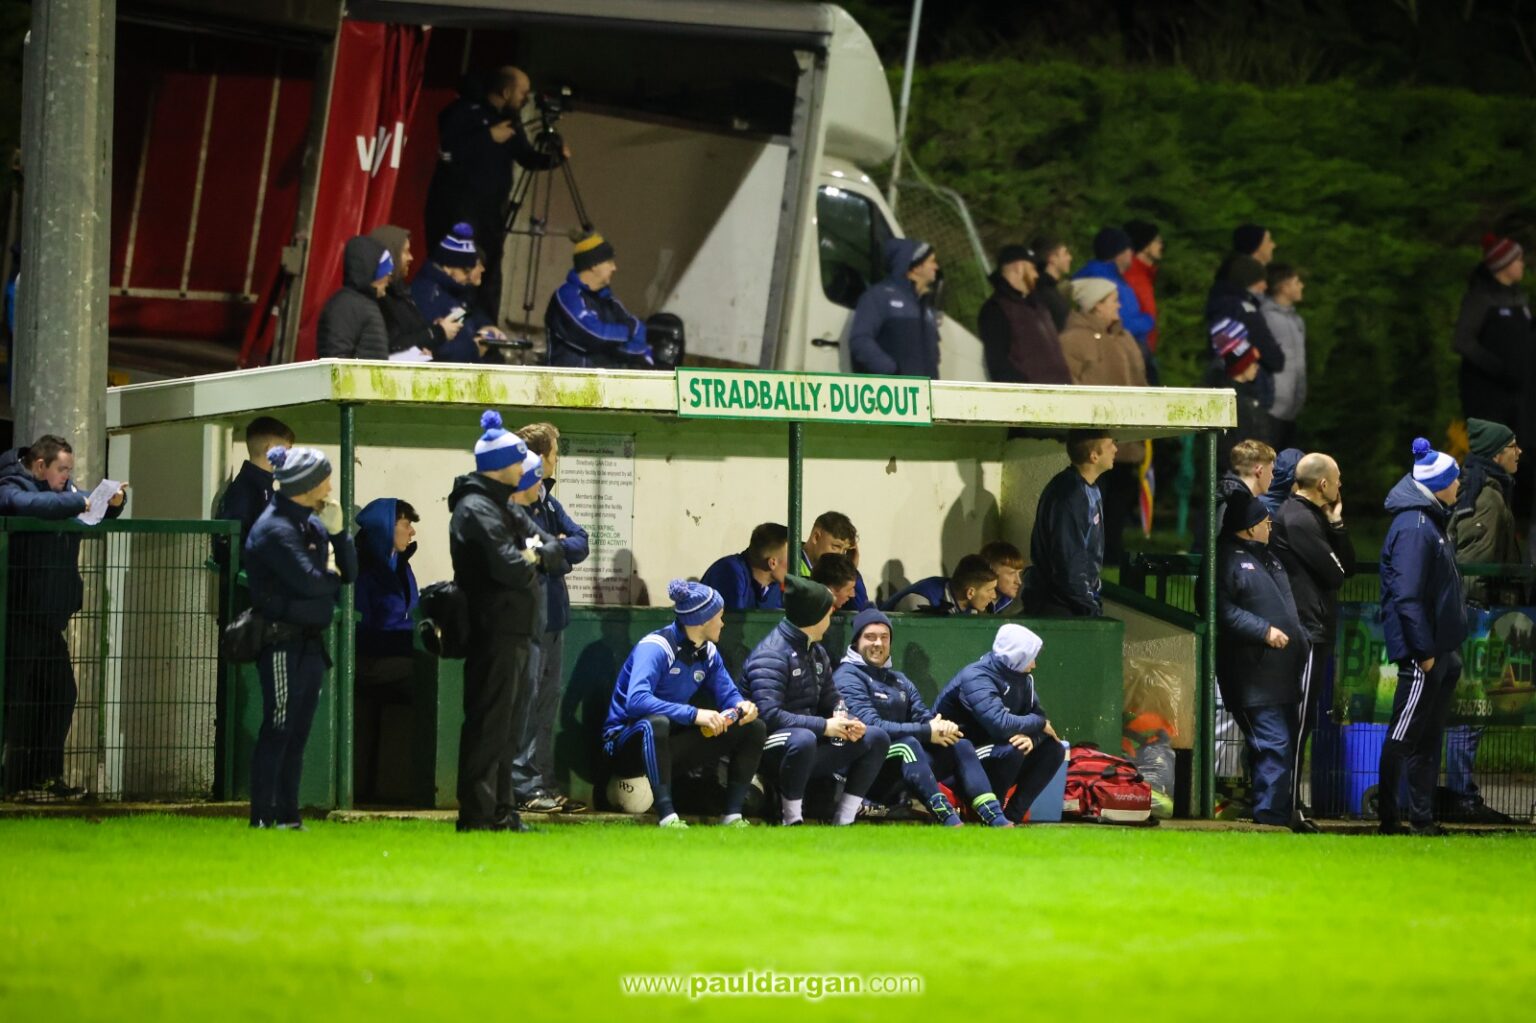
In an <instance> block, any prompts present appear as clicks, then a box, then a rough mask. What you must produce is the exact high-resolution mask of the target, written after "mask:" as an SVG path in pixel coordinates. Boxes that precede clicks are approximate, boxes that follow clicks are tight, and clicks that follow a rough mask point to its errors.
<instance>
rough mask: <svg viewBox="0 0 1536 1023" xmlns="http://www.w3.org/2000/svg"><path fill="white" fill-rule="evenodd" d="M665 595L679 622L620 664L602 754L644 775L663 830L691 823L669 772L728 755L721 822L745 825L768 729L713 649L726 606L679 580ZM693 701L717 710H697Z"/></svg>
mask: <svg viewBox="0 0 1536 1023" xmlns="http://www.w3.org/2000/svg"><path fill="white" fill-rule="evenodd" d="M667 596H669V597H671V598H672V603H673V606H674V609H675V611H676V614H677V620H676V621H675V622H673V623H672V624H671V625H669V626H667V627H666V628H664V629H657V630H656V631H655V632H653V633H650V634H649V635H647V636H645V637H643V638H642V639H641V640H640V642H639V643H637V644H635V649H634V650H632V651H630V654H629V657H628V658H627V659H626V660H625V661H624V667H623V668H622V669H620V671H619V680H618V682H617V684H616V685H615V686H614V690H613V701H612V702H611V703H610V704H609V705H608V720H607V721H606V722H604V724H603V750H604V751H605V752H606V753H607V754H608V755H609V756H610V757H612V758H613V761H614V770H615V771H616V772H618V773H619V774H620V775H621V776H624V777H635V776H638V775H641V774H643V775H645V776H646V778H647V780H649V781H650V783H651V792H652V793H653V794H654V796H655V800H656V803H655V809H656V818H657V821H658V823H659V824H660V825H661V826H662V827H664V828H686V827H687V826H688V824H687V822H686V821H684V820H683V819H682V818H681V817H679V816H678V815H677V810H676V808H675V807H673V805H672V775H673V772H675V771H679V770H684V771H686V770H687V769H689V768H690V767H695V766H698V765H702V764H707V763H712V762H715V761H718V760H719V759H720V758H721V757H727V758H729V764H730V766H729V767H728V768H727V772H726V779H727V780H726V788H725V814H724V816H722V817H721V818H720V823H721V824H724V825H726V826H728V827H737V828H742V827H746V826H747V820H746V818H744V817H743V816H742V815H741V808H742V804H743V803H744V802H745V801H746V798H747V790H748V788H749V787H750V786H751V784H752V776H753V775H755V774H756V773H757V765H758V761H759V760H760V759H761V758H762V755H763V740H764V739H765V738H766V737H767V734H768V732H767V729H766V728H765V727H764V726H763V723H762V722H761V721H759V720H758V717H757V707H755V706H754V705H753V704H752V701H751V700H747V699H744V698H743V697H742V695H741V692H740V691H739V690H737V688H736V683H735V682H733V681H731V675H730V672H728V671H727V670H726V668H725V662H724V661H722V660H721V659H720V652H719V651H718V650H716V649H715V643H717V642H718V641H719V639H720V629H721V627H722V626H723V625H724V622H725V603H724V601H722V600H721V598H720V594H719V593H717V592H716V591H714V590H713V589H711V588H710V587H708V586H704V585H702V584H700V583H691V582H688V581H686V580H683V579H674V580H672V582H671V583H670V584H669V585H668V586H667ZM695 698H698V699H702V700H703V701H705V702H707V703H711V704H713V705H714V706H713V707H712V708H711V707H705V706H695V705H693V704H692V702H691V701H693V700H694V699H695Z"/></svg>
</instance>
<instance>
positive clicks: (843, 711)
mask: <svg viewBox="0 0 1536 1023" xmlns="http://www.w3.org/2000/svg"><path fill="white" fill-rule="evenodd" d="M832 716H833V717H852V716H853V715H852V714H849V713H848V704H847V703H846V702H844V701H843V699H842V698H841V697H839V698H838V701H837V709H836V710H834V711H833V712H832ZM847 744H848V740H847V739H833V740H832V745H834V746H846V745H847Z"/></svg>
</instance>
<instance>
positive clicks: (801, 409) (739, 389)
mask: <svg viewBox="0 0 1536 1023" xmlns="http://www.w3.org/2000/svg"><path fill="white" fill-rule="evenodd" d="M677 414H678V415H680V416H690V417H699V418H705V419H782V420H786V421H788V420H800V421H805V422H827V423H883V424H885V425H887V426H932V425H933V405H932V401H931V395H930V389H929V381H927V380H925V379H923V378H921V377H887V376H866V375H864V374H851V373H781V372H775V371H771V370H733V369H698V368H684V369H679V370H678V371H677Z"/></svg>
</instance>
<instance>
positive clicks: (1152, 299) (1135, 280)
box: [1123, 257, 1157, 354]
mask: <svg viewBox="0 0 1536 1023" xmlns="http://www.w3.org/2000/svg"><path fill="white" fill-rule="evenodd" d="M1123 276H1124V277H1125V282H1126V283H1127V284H1129V285H1130V286H1131V290H1132V291H1134V292H1136V301H1138V302H1140V303H1141V311H1142V312H1144V313H1146V314H1147V315H1148V316H1150V317H1152V318H1153V319H1154V320H1156V319H1157V292H1156V290H1154V289H1155V286H1156V284H1157V267H1155V266H1152V265H1151V264H1149V263H1144V262H1142V261H1141V259H1140V257H1136V258H1133V259H1132V260H1131V265H1130V266H1129V267H1127V268H1126V270H1125V273H1124V274H1123ZM1147 351H1149V352H1152V353H1154V354H1155V353H1156V352H1157V328H1156V327H1153V328H1152V331H1151V332H1150V333H1149V334H1147Z"/></svg>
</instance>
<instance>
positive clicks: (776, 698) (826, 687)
mask: <svg viewBox="0 0 1536 1023" xmlns="http://www.w3.org/2000/svg"><path fill="white" fill-rule="evenodd" d="M743 674H744V675H745V676H746V682H747V689H748V690H749V692H750V693H751V700H752V702H753V703H755V704H757V713H758V716H759V717H761V718H762V719H763V724H765V725H767V726H768V730H769V731H770V732H776V731H778V730H779V729H781V728H808V729H810V730H811V731H812V732H815V733H816V734H817V735H825V734H826V732H827V719H828V718H830V717H831V716H832V715H833V713H834V712H836V710H837V701H838V692H837V686H836V685H835V684H834V683H833V681H832V662H831V660H830V659H829V658H828V657H827V652H826V651H825V650H823V649H822V646H821V644H820V643H812V642H811V641H810V637H808V636H806V634H805V633H803V632H801V631H800V630H799V629H797V628H795V627H794V626H793V625H791V624H789V620H788V619H785V620H784V621H781V622H779V624H778V627H777V628H775V629H774V630H773V631H772V632H770V633H768V635H766V636H764V637H763V640H762V642H761V643H758V644H757V646H756V647H755V648H754V649H753V650H752V652H751V653H750V654H748V655H747V663H746V666H745V667H744V668H743Z"/></svg>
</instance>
